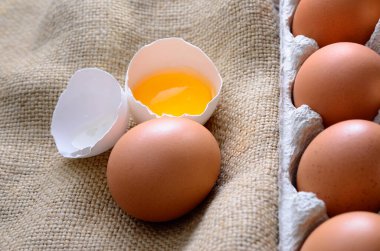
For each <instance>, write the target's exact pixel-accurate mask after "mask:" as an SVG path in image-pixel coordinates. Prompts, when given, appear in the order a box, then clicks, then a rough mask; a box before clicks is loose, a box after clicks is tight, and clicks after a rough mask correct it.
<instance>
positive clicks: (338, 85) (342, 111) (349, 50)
mask: <svg viewBox="0 0 380 251" xmlns="http://www.w3.org/2000/svg"><path fill="white" fill-rule="evenodd" d="M293 94H294V95H293V99H294V105H295V106H296V107H299V106H301V105H303V104H306V105H308V106H310V107H311V108H312V109H313V110H314V111H316V112H318V113H319V114H320V115H321V116H322V119H323V122H324V125H325V126H330V125H332V124H334V123H337V122H339V121H344V120H348V119H367V120H373V119H374V118H375V117H376V115H377V113H378V110H379V108H380V55H378V54H377V53H376V52H374V51H373V50H371V49H369V48H368V47H365V46H363V45H359V44H355V43H335V44H331V45H328V46H326V47H323V48H321V49H319V50H318V51H316V52H315V53H313V54H312V55H311V56H310V57H309V58H308V59H306V61H305V62H304V63H303V64H302V66H301V68H300V69H299V71H298V74H297V76H296V79H295V83H294V90H293Z"/></svg>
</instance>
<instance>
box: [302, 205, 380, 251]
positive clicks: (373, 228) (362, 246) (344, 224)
mask: <svg viewBox="0 0 380 251" xmlns="http://www.w3.org/2000/svg"><path fill="white" fill-rule="evenodd" d="M322 250H323V251H379V250H380V215H378V214H375V213H369V212H351V213H345V214H341V215H338V216H335V217H333V218H331V219H329V220H327V221H326V222H324V223H323V224H322V225H320V226H319V227H317V228H316V229H315V230H314V231H313V232H312V233H311V234H310V236H309V237H308V238H307V239H306V241H305V242H304V244H303V246H302V248H301V251H322Z"/></svg>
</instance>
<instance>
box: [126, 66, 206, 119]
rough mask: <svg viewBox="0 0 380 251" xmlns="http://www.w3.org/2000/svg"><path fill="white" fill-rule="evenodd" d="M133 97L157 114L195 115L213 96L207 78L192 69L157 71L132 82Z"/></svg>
mask: <svg viewBox="0 0 380 251" xmlns="http://www.w3.org/2000/svg"><path fill="white" fill-rule="evenodd" d="M132 92H133V95H134V97H135V98H136V99H137V100H139V101H140V102H142V103H143V104H144V105H146V106H148V107H149V109H150V110H151V111H152V112H154V113H156V114H157V115H159V116H161V115H162V114H164V113H165V114H170V115H173V116H181V115H183V114H189V115H199V114H202V113H203V111H204V110H205V109H206V106H207V104H208V103H209V102H210V101H211V99H212V97H213V91H212V89H211V85H210V83H209V81H208V80H207V79H205V78H204V77H202V76H199V75H197V74H194V73H193V72H184V71H167V72H158V73H155V74H152V75H150V76H148V77H147V78H145V79H143V80H142V81H140V82H138V83H136V85H135V86H134V87H133V88H132Z"/></svg>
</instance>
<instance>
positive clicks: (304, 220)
mask: <svg viewBox="0 0 380 251" xmlns="http://www.w3.org/2000/svg"><path fill="white" fill-rule="evenodd" d="M299 1H300V0H284V1H280V37H281V75H280V87H281V96H280V142H279V149H280V170H279V189H280V199H279V231H280V234H279V250H280V251H295V250H299V249H300V247H301V245H302V243H303V241H304V240H305V238H306V237H307V236H308V235H309V234H310V233H311V231H312V230H313V229H314V228H315V227H317V226H318V225H319V224H320V223H322V222H323V221H325V220H326V219H327V214H326V208H325V205H324V202H323V201H321V200H319V199H318V198H317V197H316V196H315V194H313V193H307V192H297V190H296V188H295V187H294V186H293V184H292V182H293V181H294V180H295V175H296V169H297V166H298V162H299V160H300V158H301V155H302V153H303V151H304V150H305V148H306V147H307V145H308V144H309V143H310V141H311V140H312V139H313V138H314V137H315V136H316V135H317V134H318V133H320V132H321V131H322V130H323V129H324V127H323V124H322V119H321V117H320V116H319V114H318V113H316V112H314V111H313V110H311V109H310V108H309V107H308V106H307V105H303V106H301V107H299V108H297V109H296V108H295V107H294V105H293V103H292V86H293V82H294V79H295V76H296V74H297V72H298V70H299V68H300V66H301V65H302V63H303V62H304V61H305V60H306V59H307V58H308V57H309V56H310V55H311V54H312V53H314V52H315V51H316V50H318V45H317V43H316V42H315V41H314V40H313V39H310V38H307V37H304V36H297V37H294V36H293V34H292V33H291V29H290V27H291V23H292V18H293V14H294V11H295V9H296V7H297V5H298V3H299ZM367 46H368V47H370V48H371V49H373V50H375V51H376V52H377V53H379V54H380V20H379V22H378V24H377V26H376V28H375V31H374V33H373V35H372V37H371V39H370V40H369V41H368V43H367ZM375 121H376V122H380V110H379V115H378V116H377V117H376V119H375Z"/></svg>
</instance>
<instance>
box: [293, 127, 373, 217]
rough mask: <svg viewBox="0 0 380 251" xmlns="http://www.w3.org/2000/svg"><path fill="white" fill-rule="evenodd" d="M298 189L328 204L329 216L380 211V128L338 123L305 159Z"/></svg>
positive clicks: (311, 147)
mask: <svg viewBox="0 0 380 251" xmlns="http://www.w3.org/2000/svg"><path fill="white" fill-rule="evenodd" d="M297 186H298V190H299V191H305V192H313V193H315V194H316V195H317V197H318V198H320V199H321V200H323V201H324V202H325V204H326V208H327V213H328V215H329V216H334V215H337V214H340V213H344V212H349V211H358V210H363V211H372V212H378V211H379V210H380V197H379V195H380V125H378V124H376V123H374V122H370V121H366V120H349V121H344V122H341V123H338V124H335V125H333V126H331V127H329V128H327V129H326V130H324V131H323V132H321V133H320V134H319V135H317V137H316V138H315V139H314V140H313V141H312V142H311V143H310V145H309V146H308V147H307V148H306V150H305V152H304V154H303V155H302V157H301V160H300V163H299V167H298V172H297Z"/></svg>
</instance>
